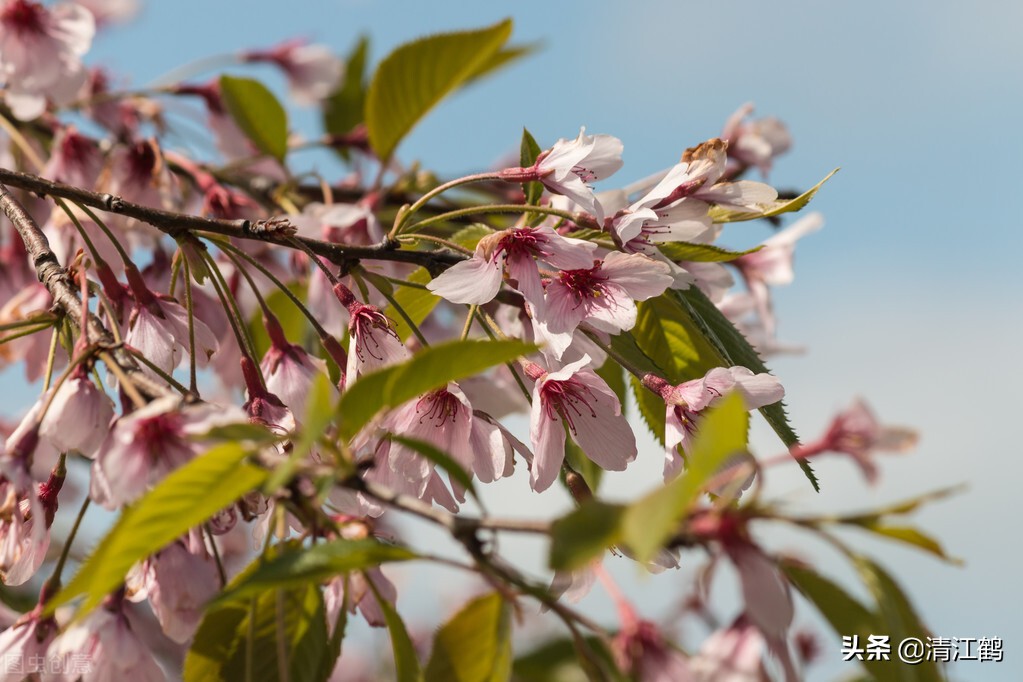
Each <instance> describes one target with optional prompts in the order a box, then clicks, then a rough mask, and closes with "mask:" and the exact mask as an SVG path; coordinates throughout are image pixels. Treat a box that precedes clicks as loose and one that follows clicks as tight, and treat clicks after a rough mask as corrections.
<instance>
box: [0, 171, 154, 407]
mask: <svg viewBox="0 0 1023 682" xmlns="http://www.w3.org/2000/svg"><path fill="white" fill-rule="evenodd" d="M0 208H2V209H3V212H4V213H5V214H6V215H7V217H8V218H9V219H10V221H11V223H12V224H13V225H14V229H15V230H17V231H18V235H20V236H21V241H22V242H23V243H24V244H25V250H26V251H27V252H28V255H29V257H30V258H31V259H32V265H33V266H34V267H35V271H36V276H37V277H38V278H39V281H40V282H42V283H43V286H45V287H46V290H47V291H49V292H50V296H52V297H53V302H54V305H56V306H57V307H58V308H59V309H60V310H61V311H62V312H63V314H64V315H66V316H67V317H68V318H69V319H70V320H71V321H72V322H74V323H75V324H76V325H77V326H78V328H79V329H81V328H82V325H83V324H84V325H85V326H86V327H87V328H88V330H89V338H90V340H92V341H93V342H94V343H98V344H99V346H100V347H101V348H108V349H109V351H108V352H104V353H102V354H101V356H102V357H104V359H106V358H109V359H110V361H112V362H114V363H115V364H116V365H117V368H118V369H120V370H121V371H122V372H123V373H124V374H126V375H128V376H129V377H130V378H131V380H132V381H133V382H134V384H135V385H136V387H137V388H139V389H140V390H141V391H142V392H143V393H145V394H146V395H148V396H149V397H150V398H157V397H160V396H163V395H170V391H168V390H167V389H166V388H164V387H163V386H161V385H160V384H158V383H156V382H154V381H153V380H151V379H150V378H149V377H148V376H146V375H145V374H143V373H142V370H141V369H140V368H139V366H138V363H136V362H135V358H133V357H132V356H131V354H130V353H128V351H127V350H126V349H125V348H124V347H123V346H119V345H117V344H116V343H115V341H114V337H113V336H112V335H111V334H110V332H109V331H107V328H106V327H105V326H104V325H103V322H102V321H101V320H100V319H99V318H98V317H96V315H94V314H92V313H87V314H86V319H84V320H83V319H82V303H81V300H80V299H79V294H78V290H77V289H76V288H75V286H74V284H73V283H72V282H71V276H70V275H69V274H68V271H67V270H65V269H64V268H63V267H62V266H61V264H60V262H59V261H58V260H57V256H56V255H54V253H53V251H52V250H51V249H50V243H49V242H48V241H47V240H46V236H45V235H44V234H43V232H42V230H40V229H39V226H38V225H37V224H36V222H35V220H34V219H33V218H32V216H30V215H29V214H28V212H26V211H25V208H24V207H23V206H22V205H21V204H20V203H19V202H18V200H17V199H15V198H14V197H13V196H11V193H10V192H9V191H8V190H7V187H5V186H4V185H3V184H2V183H0Z"/></svg>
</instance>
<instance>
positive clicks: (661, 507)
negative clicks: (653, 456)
mask: <svg viewBox="0 0 1023 682" xmlns="http://www.w3.org/2000/svg"><path fill="white" fill-rule="evenodd" d="M748 428H749V413H748V412H747V411H746V407H745V405H743V402H742V396H740V395H739V394H738V393H735V392H733V393H731V394H729V395H727V396H725V397H724V398H723V399H722V400H721V401H719V402H718V403H717V404H716V405H714V406H713V407H712V408H710V409H709V410H707V413H706V416H705V417H704V418H703V420H702V421H701V422H700V428H699V430H698V431H697V432H696V437H695V438H694V439H693V445H692V447H691V448H690V451H689V453H688V456H687V458H686V470H685V471H684V472H683V473H682V474H681V475H680V476H679V477H678V478H676V479H674V480H673V481H671V482H670V483H668V484H667V485H664V486H661V487H659V488H657V489H655V490H654V491H653V492H651V493H648V494H647V495H645V496H644V497H643V498H641V499H640V500H639V501H637V502H634V503H632V504H630V505H629V506H628V507H626V509H625V511H624V514H623V516H622V543H623V544H625V545H627V546H628V547H629V549H631V550H632V553H633V554H634V555H635V557H636V560H637V561H640V562H647V561H650V560H651V559H652V558H653V557H654V556H655V555H656V554H657V551H658V550H659V549H660V548H661V547H662V546H663V545H664V543H665V541H666V540H667V539H668V538H670V537H671V535H672V534H673V533H675V532H676V531H677V530H678V527H679V523H680V522H681V521H682V519H683V518H684V517H685V515H686V513H687V512H688V511H689V508H690V507H691V506H692V505H693V503H694V502H695V501H696V499H697V497H698V495H699V494H700V492H701V491H702V490H703V488H704V486H705V485H706V484H707V483H708V482H710V480H711V479H712V478H713V477H714V475H715V474H717V473H718V472H719V471H720V470H721V466H722V465H723V464H724V463H725V461H726V460H727V459H728V457H729V456H731V455H733V454H735V453H736V452H741V451H745V450H746V435H747V434H746V432H747V429H748Z"/></svg>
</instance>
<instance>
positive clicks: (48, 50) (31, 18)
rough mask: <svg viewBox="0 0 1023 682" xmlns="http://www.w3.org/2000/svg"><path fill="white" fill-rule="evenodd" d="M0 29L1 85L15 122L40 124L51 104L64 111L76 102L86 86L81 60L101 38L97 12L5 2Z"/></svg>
mask: <svg viewBox="0 0 1023 682" xmlns="http://www.w3.org/2000/svg"><path fill="white" fill-rule="evenodd" d="M0 28H2V30H0V79H2V80H3V81H4V82H5V84H6V85H5V88H4V101H5V102H6V104H7V106H9V107H10V108H11V112H12V113H13V114H14V115H15V117H17V118H19V119H22V120H29V119H34V118H37V117H38V116H40V115H41V114H42V113H43V112H44V111H45V109H46V101H47V99H49V100H51V101H53V102H54V103H56V104H59V105H62V104H67V103H69V102H70V101H71V100H73V99H74V97H75V95H76V94H77V92H78V89H79V88H81V87H82V85H83V84H84V83H85V77H86V72H85V68H84V67H83V66H82V61H81V58H82V55H84V54H85V53H86V52H88V50H89V47H90V45H91V44H92V37H93V35H94V34H95V32H96V22H95V20H94V19H93V16H92V13H91V12H89V11H88V10H87V9H85V8H84V7H82V6H81V5H77V4H73V3H62V4H59V5H55V6H53V7H52V8H51V7H47V6H45V5H43V4H41V3H38V2H31V1H30V0H5V1H4V2H3V4H2V5H0Z"/></svg>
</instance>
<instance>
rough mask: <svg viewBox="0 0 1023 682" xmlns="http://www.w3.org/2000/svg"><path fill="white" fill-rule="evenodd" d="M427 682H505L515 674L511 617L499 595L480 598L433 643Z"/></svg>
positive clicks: (467, 607)
mask: <svg viewBox="0 0 1023 682" xmlns="http://www.w3.org/2000/svg"><path fill="white" fill-rule="evenodd" d="M425 672H426V682H504V681H505V680H507V679H508V677H509V675H510V674H511V613H510V609H509V608H508V605H507V604H506V603H505V601H504V599H502V598H501V595H499V594H497V593H493V594H488V595H484V596H482V597H478V598H476V599H474V600H472V601H471V602H469V603H468V604H466V605H465V606H464V607H463V608H462V610H460V611H459V612H458V613H456V614H455V615H454V617H453V618H451V620H449V621H448V622H447V623H445V624H444V625H443V626H442V627H441V628H440V630H438V632H437V635H436V636H435V637H434V639H433V652H432V653H431V654H430V661H429V663H427V665H426V670H425Z"/></svg>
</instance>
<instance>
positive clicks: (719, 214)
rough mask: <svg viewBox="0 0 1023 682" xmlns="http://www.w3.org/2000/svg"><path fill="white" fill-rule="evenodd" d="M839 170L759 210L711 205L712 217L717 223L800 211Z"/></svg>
mask: <svg viewBox="0 0 1023 682" xmlns="http://www.w3.org/2000/svg"><path fill="white" fill-rule="evenodd" d="M837 172H838V169H837V168H836V169H835V170H833V171H831V172H830V173H828V174H827V175H826V176H824V179H823V180H821V181H820V182H818V183H817V184H816V185H814V186H813V187H811V188H810V189H808V190H807V191H805V192H803V193H802V194H800V195H799V196H798V197H796V198H795V199H788V200H785V201H775V202H772V203H770V204H767V205H765V206H764V207H763V209H762V210H759V211H731V210H728V209H724V208H721V207H720V206H711V207H710V217H711V219H712V220H713V221H714V222H715V223H736V222H741V221H743V220H756V219H757V218H771V217H773V216H776V215H781V214H782V213H791V212H793V211H798V210H800V209H802V208H803V207H805V206H806V205H807V204H808V203H810V200H811V199H813V195H815V194H817V191H818V190H819V189H820V188H821V187H822V186H823V185H824V183H825V182H827V181H828V180H830V179H831V176H832V175H834V174H835V173H837Z"/></svg>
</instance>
